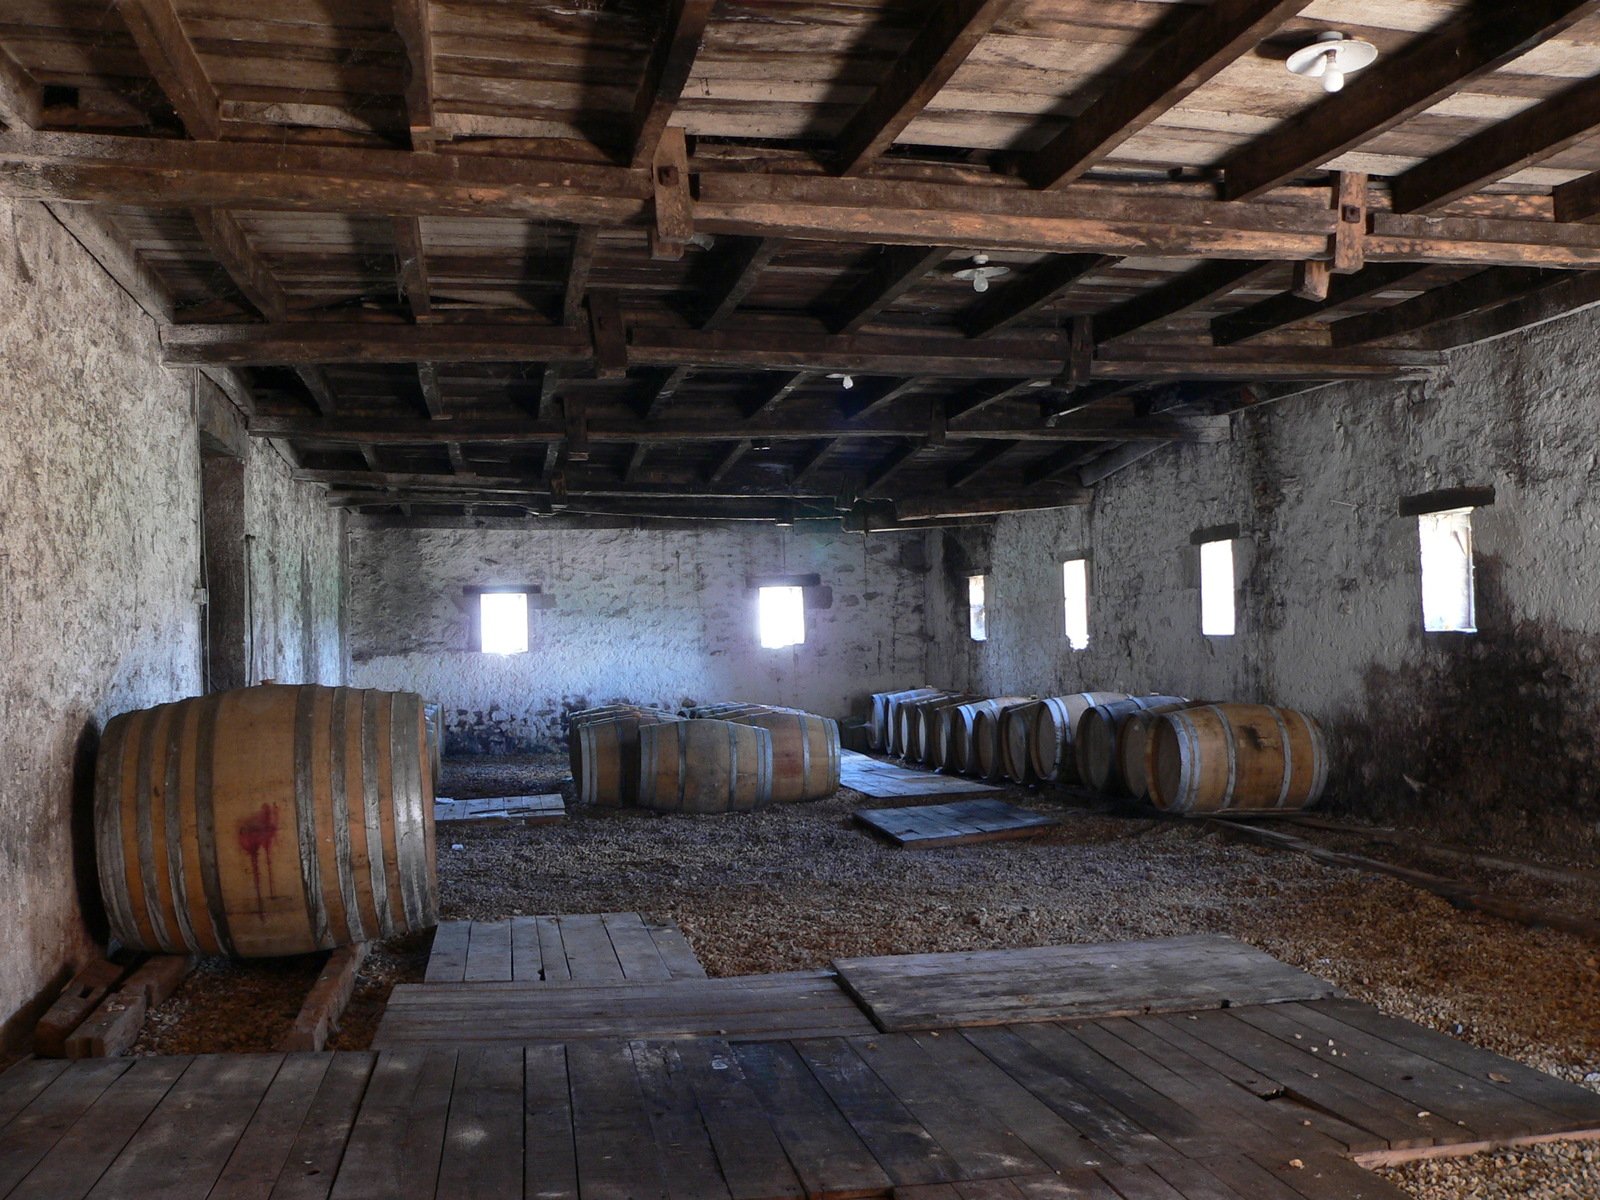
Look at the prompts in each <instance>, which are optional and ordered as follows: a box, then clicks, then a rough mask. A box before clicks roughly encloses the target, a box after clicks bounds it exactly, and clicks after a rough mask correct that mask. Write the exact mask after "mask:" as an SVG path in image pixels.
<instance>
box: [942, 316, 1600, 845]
mask: <svg viewBox="0 0 1600 1200" xmlns="http://www.w3.org/2000/svg"><path fill="white" fill-rule="evenodd" d="M1597 378H1600V317H1596V316H1594V315H1592V314H1580V315H1577V316H1574V317H1569V318H1566V319H1564V320H1562V321H1560V322H1556V323H1552V324H1550V325H1547V326H1544V327H1541V328H1539V329H1536V330H1533V331H1530V332H1529V333H1527V334H1524V335H1521V336H1518V337H1515V338H1507V339H1503V340H1501V341H1498V342H1494V343H1488V344H1484V345H1480V346H1477V347H1470V348H1466V349H1463V350H1460V351H1457V352H1454V353H1453V354H1452V355H1451V356H1450V361H1449V364H1448V369H1447V370H1446V371H1445V372H1444V373H1443V375H1442V376H1441V377H1440V378H1438V379H1437V380H1434V381H1430V382H1429V383H1426V384H1419V383H1413V384H1381V385H1378V384H1362V385H1354V384H1352V385H1343V386H1340V387H1336V388H1330V389H1325V390H1323V391H1320V392H1316V393H1313V394H1310V395H1307V396H1304V397H1301V398H1298V399H1292V400H1289V401H1286V402H1284V403H1283V404H1282V405H1280V406H1277V407H1272V408H1267V409H1263V410H1260V411H1259V412H1256V413H1252V414H1248V415H1243V416H1241V417H1240V418H1238V419H1237V420H1236V422H1235V437H1234V440H1233V441H1232V442H1231V443H1229V444H1225V445H1220V446H1193V447H1178V448H1173V449H1170V450H1167V451H1164V452H1162V453H1160V454H1157V455H1154V456H1152V457H1150V458H1148V459H1145V460H1144V461H1142V462H1140V463H1138V464H1137V465H1135V466H1133V467H1131V468H1129V469H1127V470H1126V471H1124V472H1122V473H1119V474H1117V475H1115V476H1113V477H1112V478H1111V479H1109V480H1108V481H1106V482H1105V483H1103V484H1101V485H1100V487H1099V488H1098V489H1097V492H1096V497H1095V502H1094V504H1093V505H1092V506H1091V507H1087V508H1083V509H1073V510H1062V511H1057V512H1052V513H1047V514H1030V515H1018V516H1010V517H1006V518H1003V519H1001V520H1000V521H999V522H998V523H997V524H996V525H995V526H994V528H993V531H992V534H990V535H986V536H978V537H973V536H971V535H967V536H963V537H954V536H952V537H950V538H948V539H947V544H946V547H945V553H944V555H943V557H944V559H945V561H946V562H947V564H949V567H948V569H947V570H946V571H945V572H944V573H943V575H942V577H941V579H940V581H939V595H938V597H937V598H936V600H935V601H934V602H933V604H932V605H931V608H932V611H933V613H934V630H935V636H936V639H937V640H938V641H939V643H940V644H941V645H942V646H944V647H945V648H946V652H947V656H948V657H949V658H950V659H952V660H960V661H964V663H965V668H966V678H967V680H968V682H969V685H970V686H972V687H974V689H975V690H988V691H992V692H1024V693H1025V692H1038V693H1041V694H1051V693H1059V692H1064V691H1078V690H1081V689H1084V688H1089V687H1106V688H1116V689H1121V690H1129V691H1134V690H1137V691H1168V692H1177V693H1180V694H1185V695H1191V696H1196V697H1204V698H1208V699H1238V700H1244V701H1262V702H1272V703H1278V704H1283V705H1288V706H1291V707H1297V708H1302V709H1305V710H1306V711H1308V712H1310V713H1312V714H1314V715H1315V716H1316V717H1318V718H1319V719H1320V720H1321V721H1322V722H1323V724H1324V727H1325V728H1326V730H1327V731H1328V733H1329V735H1330V741H1331V745H1332V750H1333V754H1334V760H1335V767H1336V769H1335V772H1334V776H1333V780H1334V782H1333V785H1332V787H1333V792H1334V796H1335V799H1336V801H1339V802H1342V803H1345V804H1348V805H1352V806H1357V807H1363V808H1367V809H1373V810H1377V811H1384V810H1389V809H1392V808H1394V807H1395V806H1398V805H1402V804H1414V803H1429V802H1432V803H1437V804H1442V805H1448V806H1449V807H1450V809H1451V811H1452V812H1455V813H1458V814H1464V815H1468V814H1471V813H1474V812H1480V811H1487V810H1501V811H1503V810H1507V809H1510V810H1522V811H1525V812H1527V813H1529V814H1530V815H1532V814H1535V813H1537V812H1538V811H1539V810H1540V809H1548V808H1550V807H1557V808H1563V809H1567V808H1571V807H1572V806H1576V807H1577V808H1579V809H1580V810H1584V811H1587V812H1590V813H1596V812H1600V805H1597V801H1596V798H1597V793H1600V761H1597V756H1596V739H1595V736H1594V730H1595V729H1596V728H1597V727H1600V703H1597V701H1600V696H1597V687H1596V684H1597V681H1600V676H1597V672H1596V667H1597V665H1600V601H1597V598H1596V583H1597V574H1596V566H1595V564H1596V563H1597V562H1600V497H1597V495H1596V492H1595V485H1596V483H1597V481H1600V438H1597V435H1600V408H1597V406H1596V402H1595V400H1594V398H1593V397H1594V386H1595V381H1596V379H1597ZM1468 485H1471V486H1484V485H1489V486H1493V487H1494V489H1495V493H1496V499H1495V503H1494V504H1493V505H1492V506H1490V507H1485V508H1481V509H1479V510H1477V512H1476V513H1475V515H1474V519H1473V532H1474V537H1475V542H1476V547H1475V549H1476V584H1477V604H1478V627H1479V632H1478V633H1477V634H1476V635H1468V634H1448V633H1424V632H1423V631H1422V618H1421V602H1420V595H1421V592H1420V568H1419V546H1418V535H1417V522H1416V520H1415V518H1402V517H1400V516H1398V515H1397V512H1396V506H1397V502H1398V501H1399V499H1400V498H1401V497H1403V496H1408V495H1414V494H1417V493H1422V492H1426V491H1429V490H1433V489H1437V488H1445V487H1455V486H1468ZM1231 523H1237V524H1238V525H1239V526H1240V529H1241V539H1240V542H1239V545H1238V555H1237V573H1238V600H1239V604H1238V613H1239V624H1238V632H1237V634H1236V635H1235V636H1234V637H1231V638H1207V637H1204V636H1202V635H1201V633H1200V628H1199V592H1198V562H1197V559H1198V551H1197V550H1196V548H1195V547H1194V546H1192V545H1191V544H1190V535H1191V534H1192V533H1193V532H1194V531H1196V530H1200V529H1204V528H1207V527H1211V526H1219V525H1226V524H1231ZM1078 553H1087V554H1088V555H1089V556H1090V559H1091V573H1092V574H1091V614H1090V621H1091V641H1090V645H1089V648H1088V649H1086V650H1083V651H1073V650H1071V649H1070V648H1069V647H1068V644H1067V642H1066V639H1065V637H1064V635H1063V628H1062V626H1063V615H1062V601H1061V577H1060V570H1061V567H1060V564H1061V562H1062V560H1063V559H1064V558H1065V557H1068V556H1071V555H1074V554H1078ZM982 569H987V570H988V571H989V572H990V583H989V589H990V615H989V640H988V641H987V642H986V643H982V644H977V643H973V642H971V641H970V640H968V639H967V637H966V634H965V627H964V622H965V607H964V600H963V598H962V597H963V596H964V592H963V591H962V589H961V584H962V583H963V582H964V581H962V580H961V579H960V578H959V577H960V575H961V574H962V573H963V572H964V571H966V570H972V571H976V570H982Z"/></svg>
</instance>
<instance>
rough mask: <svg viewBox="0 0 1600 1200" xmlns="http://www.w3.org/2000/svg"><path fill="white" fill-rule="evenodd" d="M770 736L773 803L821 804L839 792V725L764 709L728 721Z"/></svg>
mask: <svg viewBox="0 0 1600 1200" xmlns="http://www.w3.org/2000/svg"><path fill="white" fill-rule="evenodd" d="M727 719H728V720H730V721H734V722H736V723H738V724H740V725H753V726H755V727H756V728H758V729H765V730H766V731H767V732H768V733H769V734H771V735H772V799H773V800H774V802H776V803H778V804H790V803H793V802H795V801H797V800H822V799H824V798H826V797H828V796H831V795H833V794H834V792H836V791H838V790H839V768H840V766H841V755H840V751H839V723H838V722H837V721H835V720H833V719H832V718H831V717H819V716H817V715H815V714H814V713H806V712H799V711H797V710H795V709H787V708H780V709H766V710H765V711H762V712H756V713H744V714H740V715H738V716H730V717H728V718H727Z"/></svg>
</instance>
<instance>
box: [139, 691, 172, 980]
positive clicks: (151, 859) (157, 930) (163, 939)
mask: <svg viewBox="0 0 1600 1200" xmlns="http://www.w3.org/2000/svg"><path fill="white" fill-rule="evenodd" d="M167 707H168V706H167V705H165V704H163V705H160V706H158V707H156V708H152V709H147V710H145V712H144V714H143V716H142V717H141V723H142V724H143V725H144V728H143V729H142V730H141V731H140V739H139V769H138V775H137V779H136V782H135V787H136V788H137V789H138V791H137V796H138V802H137V803H136V804H135V805H134V812H135V813H136V814H137V815H136V818H135V820H136V822H137V829H136V830H135V832H136V833H137V835H138V839H139V881H140V882H141V883H142V884H143V885H144V909H145V916H146V918H147V919H148V920H149V922H150V934H151V938H152V940H153V941H154V942H155V945H156V947H158V948H159V949H161V950H164V951H166V952H167V953H168V954H171V953H174V952H175V951H176V950H177V949H178V946H177V944H176V943H175V942H174V941H173V940H172V935H171V934H170V933H168V932H167V922H166V919H165V918H164V917H163V916H162V915H161V906H160V904H159V903H157V900H156V896H157V892H156V849H155V830H154V828H153V827H152V824H153V823H152V821H151V819H150V811H151V802H152V799H153V795H152V791H153V789H152V785H151V781H150V773H151V765H152V760H153V759H154V758H155V752H156V730H157V728H159V727H160V725H161V716H162V713H163V711H164V710H165V709H166V708H167Z"/></svg>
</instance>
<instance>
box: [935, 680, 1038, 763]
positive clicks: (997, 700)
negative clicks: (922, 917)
mask: <svg viewBox="0 0 1600 1200" xmlns="http://www.w3.org/2000/svg"><path fill="white" fill-rule="evenodd" d="M1031 699H1032V697H1030V696H992V697H990V698H989V699H987V700H972V701H969V702H968V703H966V704H958V705H956V707H955V708H953V709H951V710H950V713H951V720H950V734H949V736H950V745H949V748H948V750H947V751H946V752H945V763H944V766H945V769H946V770H950V771H958V772H960V773H961V774H963V775H978V774H981V773H982V772H983V771H984V770H986V769H987V768H986V767H984V766H981V765H980V763H979V752H978V739H979V737H980V734H981V735H983V736H987V737H988V738H989V739H991V740H992V739H993V737H994V734H995V730H996V723H995V721H994V720H990V721H989V722H987V723H986V724H985V725H983V726H982V728H981V729H980V726H979V718H980V717H981V716H982V714H984V713H988V714H990V715H991V717H995V716H998V714H999V712H1000V710H1001V709H1003V708H1008V707H1010V706H1011V705H1013V704H1027V703H1029V701H1030V700H1031ZM994 757H995V751H994V749H993V747H992V746H991V747H990V752H989V757H988V759H987V760H986V761H987V762H989V763H992V762H993V761H994Z"/></svg>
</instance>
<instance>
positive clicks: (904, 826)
mask: <svg viewBox="0 0 1600 1200" xmlns="http://www.w3.org/2000/svg"><path fill="white" fill-rule="evenodd" d="M855 819H856V820H857V821H858V822H859V823H860V824H862V825H865V826H866V827H867V828H868V829H871V830H872V831H873V832H874V833H878V834H881V835H883V836H884V837H886V838H888V839H889V840H890V841H891V842H893V843H894V844H895V845H897V846H903V847H905V848H906V849H907V850H934V849H938V848H940V847H942V846H962V845H966V844H968V843H973V842H999V841H1009V840H1012V839H1015V838H1029V837H1037V836H1038V835H1039V834H1041V833H1043V832H1044V831H1045V830H1047V829H1049V828H1050V827H1051V826H1053V825H1059V824H1060V823H1061V822H1060V821H1059V820H1058V819H1057V818H1055V817H1047V816H1044V815H1043V814H1042V813H1036V812H1030V811H1028V810H1027V809H1025V808H1018V807H1017V806H1016V805H1015V804H1007V803H1005V801H1003V800H994V799H988V798H985V799H979V800H959V801H955V802H953V803H950V804H918V805H913V806H911V807H907V808H863V809H859V810H857V812H856V814H855Z"/></svg>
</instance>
